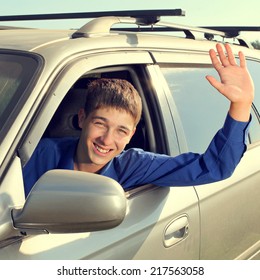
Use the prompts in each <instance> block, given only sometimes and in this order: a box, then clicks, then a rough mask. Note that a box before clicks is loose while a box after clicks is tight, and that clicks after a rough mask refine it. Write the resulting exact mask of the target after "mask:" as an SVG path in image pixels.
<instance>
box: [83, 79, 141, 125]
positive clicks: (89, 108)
mask: <svg viewBox="0 0 260 280" xmlns="http://www.w3.org/2000/svg"><path fill="white" fill-rule="evenodd" d="M102 107H112V108H116V109H119V110H124V111H126V112H128V113H129V114H130V115H131V116H132V117H133V118H134V120H135V125H137V123H138V122H139V120H140V118H141V113H142V101H141V97H140V95H139V93H138V92H137V90H136V89H135V88H134V86H133V85H132V84H131V83H129V82H128V81H126V80H123V79H107V78H100V79H96V80H93V81H91V82H90V83H89V84H88V86H87V93H86V102H85V108H84V110H85V113H86V116H88V115H89V114H90V113H91V112H93V111H94V110H97V109H99V108H102Z"/></svg>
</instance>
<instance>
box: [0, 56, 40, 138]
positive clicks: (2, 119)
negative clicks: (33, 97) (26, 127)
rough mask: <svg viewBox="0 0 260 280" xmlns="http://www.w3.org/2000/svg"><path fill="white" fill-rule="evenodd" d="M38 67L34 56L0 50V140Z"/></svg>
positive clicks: (25, 94) (26, 94) (21, 102)
mask: <svg viewBox="0 0 260 280" xmlns="http://www.w3.org/2000/svg"><path fill="white" fill-rule="evenodd" d="M38 69H39V60H38V59H37V58H35V57H34V56H29V55H27V54H21V53H15V52H14V53H1V52H0V124H1V126H0V140H1V139H2V137H1V136H2V135H3V130H4V128H5V127H6V126H7V122H9V121H10V120H11V118H12V117H14V116H13V115H14V114H15V111H17V110H19V108H21V106H22V104H23V101H24V99H25V98H26V96H28V93H29V91H30V86H31V84H32V82H33V80H34V77H35V74H36V73H37V72H38ZM8 126H9V125H8Z"/></svg>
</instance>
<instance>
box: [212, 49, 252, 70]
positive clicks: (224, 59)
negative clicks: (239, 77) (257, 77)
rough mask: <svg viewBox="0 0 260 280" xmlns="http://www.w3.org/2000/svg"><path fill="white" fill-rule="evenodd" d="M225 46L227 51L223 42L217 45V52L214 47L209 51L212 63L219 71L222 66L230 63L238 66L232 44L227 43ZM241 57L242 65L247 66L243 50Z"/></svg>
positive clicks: (240, 53)
mask: <svg viewBox="0 0 260 280" xmlns="http://www.w3.org/2000/svg"><path fill="white" fill-rule="evenodd" d="M224 46H225V51H226V53H225V52H224V49H223V47H222V45H221V44H217V45H216V49H217V53H216V52H215V50H213V49H212V50H210V51H209V54H210V58H211V61H212V64H213V66H214V67H215V68H216V70H217V71H219V70H220V69H221V68H222V67H227V66H229V65H232V66H237V63H236V59H235V56H234V54H233V51H232V49H231V46H230V45H229V44H225V45H224ZM217 54H218V56H217ZM239 59H240V66H241V67H242V68H244V67H246V60H245V56H244V54H243V53H242V52H239Z"/></svg>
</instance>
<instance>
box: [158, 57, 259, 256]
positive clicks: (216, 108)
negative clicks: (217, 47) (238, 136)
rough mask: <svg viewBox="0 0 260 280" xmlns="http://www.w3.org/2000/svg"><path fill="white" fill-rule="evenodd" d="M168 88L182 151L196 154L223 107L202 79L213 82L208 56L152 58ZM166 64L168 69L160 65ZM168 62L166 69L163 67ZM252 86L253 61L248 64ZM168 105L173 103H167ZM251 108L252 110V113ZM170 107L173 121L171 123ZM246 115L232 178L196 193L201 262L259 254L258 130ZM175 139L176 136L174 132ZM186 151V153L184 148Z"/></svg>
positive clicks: (212, 131)
mask: <svg viewBox="0 0 260 280" xmlns="http://www.w3.org/2000/svg"><path fill="white" fill-rule="evenodd" d="M154 56H155V58H156V60H157V61H158V62H161V70H162V73H163V75H164V77H165V78H166V80H167V83H168V85H169V88H170V95H168V96H169V98H168V99H169V102H171V100H172V98H173V99H174V102H175V105H172V108H174V109H173V110H172V112H173V118H175V119H176V118H180V119H181V123H182V125H183V131H184V134H185V137H184V138H185V141H183V138H180V141H183V142H184V144H183V145H181V146H182V148H183V151H184V150H187V151H195V152H198V153H202V152H203V151H204V150H205V149H206V148H207V145H208V143H209V141H210V140H211V138H212V137H213V136H214V134H215V132H216V131H217V130H218V129H219V128H221V126H222V124H223V122H224V119H225V116H226V114H227V111H228V108H229V102H227V100H225V98H223V97H222V96H221V95H220V94H218V93H217V92H216V91H215V90H214V89H212V88H211V87H210V85H209V84H208V82H207V81H206V79H205V78H204V77H205V76H206V75H207V74H210V75H213V76H216V73H215V71H214V69H212V68H211V66H210V61H209V60H208V54H207V53H206V52H205V53H204V54H203V53H202V52H201V53H200V54H198V53H192V52H190V53H189V54H188V55H187V53H181V52H180V53H179V54H178V63H176V54H172V57H171V55H170V54H168V55H167V57H166V55H165V54H161V53H158V54H156V53H155V54H154ZM166 61H167V63H168V64H166V63H165V62H166ZM169 61H172V64H171V65H170V64H169ZM248 67H249V71H250V72H251V74H252V77H253V80H254V82H255V86H256V99H255V100H256V101H257V100H258V99H259V92H258V90H257V89H258V87H259V86H258V84H259V79H258V78H257V76H258V74H257V73H259V67H260V65H259V60H255V61H248ZM172 104H173V103H172ZM256 105H257V104H255V105H254V106H255V107H256ZM173 106H176V107H177V110H178V113H179V116H177V117H176V108H175V107H173ZM255 107H254V108H253V109H252V124H251V127H250V130H249V132H250V134H249V139H247V141H248V142H247V144H248V149H247V152H246V153H245V155H244V157H243V158H242V160H241V162H240V164H239V165H238V167H237V169H236V170H235V172H234V174H233V175H232V176H231V177H230V178H229V179H227V180H224V181H221V182H217V183H213V184H209V185H202V186H197V187H196V192H197V194H198V198H199V210H200V223H201V224H200V226H201V239H200V242H201V248H200V258H201V259H254V258H255V259H259V250H260V222H259V221H260V211H259V207H258V206H259V202H260V189H259V184H260V169H259V166H260V142H259V140H260V137H259V134H260V127H259V114H258V112H257V110H256V108H255ZM179 134H180V135H182V131H181V130H180V133H179ZM185 146H187V148H186V147H185Z"/></svg>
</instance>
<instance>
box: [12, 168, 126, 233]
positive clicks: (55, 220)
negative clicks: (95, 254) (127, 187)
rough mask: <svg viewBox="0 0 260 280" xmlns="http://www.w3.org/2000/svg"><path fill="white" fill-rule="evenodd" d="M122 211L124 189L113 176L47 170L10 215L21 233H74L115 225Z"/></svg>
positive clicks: (119, 219)
mask: <svg viewBox="0 0 260 280" xmlns="http://www.w3.org/2000/svg"><path fill="white" fill-rule="evenodd" d="M125 213H126V197H125V193H124V190H123V188H122V187H121V186H120V185H119V184H118V183H117V182H116V181H115V180H113V179H110V178H107V177H104V176H101V175H97V174H92V173H86V172H80V171H71V170H51V171H48V172H46V173H45V174H44V175H43V176H42V177H41V178H40V179H39V180H38V181H37V183H36V184H35V185H34V187H33V188H32V190H31V192H30V193H29V195H28V197H27V199H26V202H25V204H24V206H23V208H21V209H13V210H12V218H13V224H14V227H15V228H17V229H18V230H20V231H21V232H22V233H23V234H37V233H76V232H87V231H99V230H104V229H110V228H113V227H116V226H117V225H119V224H120V223H121V222H122V221H123V219H124V217H125Z"/></svg>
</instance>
